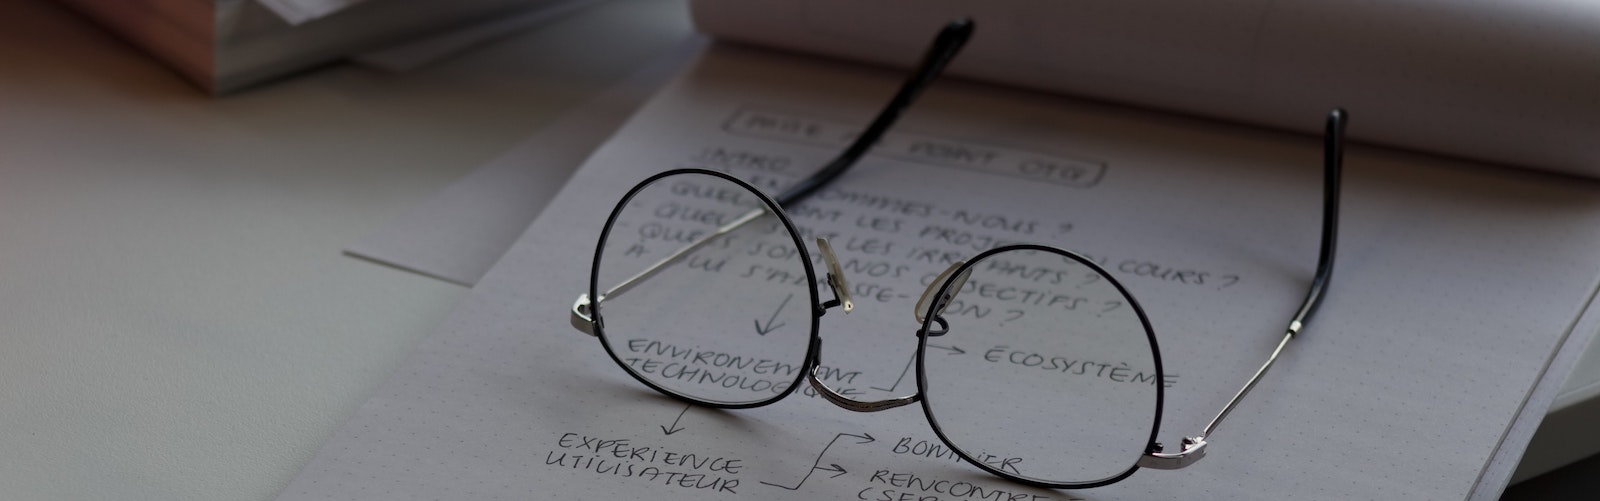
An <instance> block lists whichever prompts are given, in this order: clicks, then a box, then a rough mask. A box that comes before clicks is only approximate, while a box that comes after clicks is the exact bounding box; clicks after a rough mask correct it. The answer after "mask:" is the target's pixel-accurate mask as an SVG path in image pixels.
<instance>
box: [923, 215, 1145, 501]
mask: <svg viewBox="0 0 1600 501" xmlns="http://www.w3.org/2000/svg"><path fill="white" fill-rule="evenodd" d="M1087 262H1088V261H1087V260H1085V259H1083V258H1079V257H1077V256H1075V255H1071V254H1068V253H1066V252H1065V251H1060V250H1057V249H1051V248H1046V247H1038V246H1013V247H1006V248H1002V249H997V250H996V251H990V252H988V253H985V254H983V255H981V256H980V257H979V258H977V259H975V260H974V261H972V262H971V263H969V264H968V265H967V268H966V269H967V271H968V274H967V276H968V279H967V280H966V283H965V284H962V285H960V290H959V291H954V292H955V297H954V299H953V300H952V301H951V302H950V303H949V305H948V306H947V307H946V308H945V310H944V312H943V314H942V316H943V318H944V319H945V320H946V321H948V322H949V325H950V326H949V331H948V333H946V334H944V335H942V336H937V337H929V338H927V341H926V342H927V343H928V344H931V345H940V346H950V345H954V346H958V347H961V348H962V349H964V350H965V351H966V353H965V354H958V355H952V354H951V353H952V352H950V351H945V350H930V349H924V350H923V352H922V364H921V369H920V374H919V376H920V377H921V378H922V379H921V382H922V388H923V397H924V401H923V405H924V408H925V409H926V410H927V412H928V419H929V420H931V421H932V422H933V423H934V427H935V429H936V430H938V432H939V433H940V434H941V435H942V436H944V437H945V439H946V440H947V441H948V442H950V444H951V445H953V446H955V447H956V448H958V449H960V450H961V451H962V452H964V453H966V454H967V455H968V456H969V457H972V458H973V459H975V460H977V461H978V462H981V463H984V464H987V465H988V466H989V467H990V468H993V469H996V470H998V471H1000V472H1003V473H1007V474H1011V475H1015V476H1018V477H1021V478H1024V479H1028V480H1032V481H1036V482H1043V483H1048V484H1085V483H1095V482H1103V481H1107V480H1112V479H1115V478H1117V477H1120V476H1122V475H1124V474H1126V473H1128V472H1131V471H1132V468H1133V466H1134V463H1135V462H1136V461H1137V460H1138V459H1139V456H1140V455H1141V454H1142V453H1143V452H1144V450H1145V448H1146V446H1147V445H1148V444H1149V442H1150V440H1151V439H1152V436H1153V433H1154V431H1155V426H1156V420H1155V417H1156V415H1157V412H1158V411H1157V409H1158V408H1159V405H1160V403H1159V389H1160V385H1161V384H1163V383H1162V380H1161V379H1162V378H1161V374H1160V369H1159V363H1158V359H1157V356H1156V353H1155V345H1154V341H1153V337H1152V335H1151V334H1150V331H1149V327H1148V324H1147V323H1146V321H1145V320H1144V318H1143V315H1142V313H1141V312H1139V311H1138V308H1137V304H1135V303H1134V302H1133V300H1132V299H1131V298H1129V297H1128V295H1127V294H1126V293H1124V292H1123V291H1122V290H1121V289H1120V288H1119V287H1118V286H1117V285H1116V283H1115V282H1114V281H1113V280H1112V279H1111V278H1110V277H1108V276H1106V275H1105V274H1103V273H1101V272H1100V271H1097V269H1096V268H1094V267H1091V266H1089V265H1087V264H1086V263H1087ZM930 327H931V328H933V329H934V330H937V328H936V326H933V325H932V324H931V323H930V324H929V325H925V326H924V328H930Z"/></svg>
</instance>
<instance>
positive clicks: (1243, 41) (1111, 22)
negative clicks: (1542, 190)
mask: <svg viewBox="0 0 1600 501" xmlns="http://www.w3.org/2000/svg"><path fill="white" fill-rule="evenodd" d="M692 6H693V8H694V14H695V24H696V26H698V27H699V28H700V29H701V30H703V31H705V32H707V33H711V34H712V35H714V36H717V37H719V38H724V39H728V40H737V41H740V42H746V43H755V44H761V45H768V46H773V47H783V48H787V49H793V50H800V51H805V52H811V53H817V54H825V55H828V56H830V57H839V58H845V59H857V60H866V61H872V62H875V63H887V64H895V65H904V64H905V63H904V62H903V61H904V60H903V59H901V58H895V57H894V54H895V53H896V52H897V51H900V50H908V49H910V48H913V47H918V46H919V45H920V44H921V43H922V42H923V40H924V39H925V38H926V37H927V35H926V34H927V33H929V32H932V31H933V30H935V29H937V28H938V26H940V25H941V24H943V23H945V22H948V21H949V20H950V19H952V18H956V17H960V16H971V17H972V18H973V19H975V20H976V21H977V23H978V33H977V35H976V36H974V37H973V42H972V45H971V47H969V48H968V49H967V50H966V51H965V53H964V54H963V55H962V57H961V60H960V61H958V62H957V63H956V64H955V65H954V66H953V67H952V71H953V72H954V73H957V74H960V75H963V76H967V77H971V78H978V79H983V80H989V81H995V82H1000V83H1004V84H1007V85H1016V86H1022V87H1028V88H1036V89H1043V90H1048V91H1051V92H1064V93H1069V94H1073V95H1079V96H1089V97H1094V98H1097V99H1107V100H1112V101H1119V102H1124V103H1131V104H1134V105H1137V106H1142V107H1152V108H1161V109H1169V110H1175V111H1179V112H1183V113H1194V114H1199V115H1204V116H1209V117H1215V118H1221V119H1224V120H1234V121H1242V122H1248V123H1254V124H1260V125H1266V126H1269V127H1273V128H1283V129H1287V130H1298V131H1306V132H1312V131H1315V130H1316V129H1315V127H1316V124H1314V123H1313V124H1308V123H1307V122H1306V121H1305V120H1304V119H1303V118H1302V117H1304V116H1305V115H1306V114H1312V113H1317V112H1319V111H1322V110H1326V109H1328V108H1330V107H1333V106H1345V107H1348V108H1350V109H1360V110H1366V111H1365V112H1364V113H1363V115H1362V116H1363V117H1364V118H1365V119H1366V120H1367V124H1366V126H1365V127H1363V128H1362V129H1361V130H1358V131H1356V130H1353V131H1351V133H1352V137H1354V138H1357V139H1360V140H1362V141H1367V142H1373V143H1378V144H1385V145H1392V146H1398V147H1402V148H1407V149H1416V150H1420V151H1427V152H1432V153H1437V154H1444V155H1449V156H1458V157H1466V158H1473V159H1478V160H1484V161H1488V162H1492V163H1497V164H1504V165H1507V166H1512V167H1522V168H1537V169H1549V170H1556V171H1561V172H1568V173H1574V174H1578V175H1583V176H1587V177H1600V142H1596V141H1594V138H1595V137H1596V136H1597V135H1600V64H1597V63H1596V61H1600V45H1597V44H1595V43H1594V40H1596V39H1597V38H1600V4H1596V3H1594V2H1574V1H1565V0H1544V1H1528V2H1502V1H1496V0H1448V1H1441V0H1399V1H1390V2H1348V1H1342V0H1287V1H1265V0H1226V1H1212V2H1190V1H1184V0H1157V1H1141V2H1061V1H1055V0H983V1H975V0H885V1H873V2H861V1H855V0H768V1H761V2H751V1H747V0H695V2H694V3H693V4H692Z"/></svg>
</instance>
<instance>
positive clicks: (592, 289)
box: [589, 168, 821, 409]
mask: <svg viewBox="0 0 1600 501" xmlns="http://www.w3.org/2000/svg"><path fill="white" fill-rule="evenodd" d="M687 174H705V175H709V176H712V177H716V178H719V179H722V180H724V181H728V182H731V183H733V184H735V185H738V186H739V187H740V188H744V189H745V190H747V191H749V192H750V193H753V194H755V195H756V197H757V198H759V199H760V200H761V203H762V204H763V205H765V206H766V207H767V210H768V211H770V212H771V213H772V214H773V215H775V216H777V217H778V220H779V221H782V222H783V226H784V228H785V229H786V230H787V231H788V232H789V238H790V239H792V240H793V241H794V244H795V249H797V250H798V254H797V256H796V257H797V258H798V259H800V261H801V263H803V264H804V265H805V270H806V283H807V284H808V287H806V289H807V290H808V291H809V292H810V294H811V303H810V305H811V306H809V308H810V309H811V310H812V311H811V331H810V334H809V339H808V341H807V343H806V352H805V359H804V360H803V361H802V362H801V365H800V370H798V371H795V378H794V381H791V382H789V387H788V388H787V389H785V390H784V391H782V392H779V393H778V394H776V395H773V396H772V397H771V398H767V399H764V400H758V401H754V402H744V403H729V402H718V401H714V400H705V399H701V398H697V397H695V396H692V395H687V394H684V393H681V392H678V391H674V390H672V389H669V388H666V387H664V386H662V385H659V384H656V383H655V382H653V381H651V380H650V379H649V378H646V377H644V376H643V375H640V374H639V373H637V372H635V371H634V370H633V368H631V367H628V363H627V362H625V361H623V360H622V357H620V356H619V355H617V351H616V350H615V349H614V348H612V346H611V341H610V340H609V338H607V337H606V333H605V322H604V321H603V318H604V317H603V316H602V313H601V310H602V309H603V308H602V307H601V303H603V301H599V300H596V301H594V304H593V305H592V306H591V307H590V308H591V309H590V314H591V315H592V317H593V318H594V333H595V337H598V338H600V344H601V345H602V346H604V347H605V349H606V355H608V356H610V357H611V360H612V361H615V362H616V363H617V365H618V366H620V367H622V370H623V371H624V372H627V373H628V375H629V376H633V378H634V379H636V380H638V381H639V382H640V383H644V385H645V386H648V387H650V389H653V390H656V391H658V392H661V393H662V394H664V395H667V396H669V397H672V398H675V399H678V400H682V401H685V402H690V403H693V404H696V405H704V406H707V407H716V408H720V409H748V408H752V407H761V406H764V405H768V404H771V403H773V402H777V401H779V400H782V399H783V398H784V397H787V396H789V394H791V393H794V391H795V390H796V389H797V388H799V387H800V386H801V385H802V384H803V383H804V382H805V377H806V374H807V373H809V372H811V362H812V361H813V360H815V359H816V358H815V357H816V352H815V350H816V349H817V342H816V340H817V323H818V318H819V317H821V310H819V309H818V308H817V306H816V305H818V304H821V301H820V300H819V297H820V296H819V295H818V292H817V273H816V270H815V269H814V268H813V267H812V266H811V254H810V252H808V251H806V246H805V243H804V241H802V240H801V239H800V232H799V230H798V229H796V228H795V226H794V222H793V221H790V220H789V215H788V214H786V213H784V211H783V209H782V208H781V207H779V206H778V203H777V202H775V201H773V200H772V198H771V197H768V196H767V194H766V193H762V192H761V190H759V189H756V187H755V186H753V185H751V184H750V183H747V182H744V180H741V179H739V178H736V177H733V176H732V175H729V174H726V173H723V172H717V171H714V170H707V169H692V168H690V169H672V170H668V171H663V172H660V173H657V174H655V175H653V176H650V177H648V178H645V180H644V181H640V182H639V184H637V185H634V187H633V188H631V189H629V190H628V193H627V194H625V195H623V196H622V199H621V200H619V201H617V205H616V207H615V208H613V209H611V215H610V216H608V217H607V218H606V225H605V226H604V227H603V228H602V229H601V231H600V238H599V242H598V243H596V244H595V251H594V265H593V267H591V268H590V270H589V297H591V298H599V297H600V294H599V293H600V290H599V289H600V284H599V282H600V258H601V257H602V255H603V254H604V253H605V248H606V240H607V238H608V237H610V236H611V228H612V226H613V225H614V224H615V223H616V222H617V216H619V215H621V214H622V210H623V209H625V208H627V206H628V202H630V201H632V200H633V197H634V196H635V195H638V194H639V192H640V191H643V190H644V189H645V188H647V187H649V186H650V185H652V184H655V183H656V182H657V181H660V180H662V179H665V178H668V177H671V176H677V175H687Z"/></svg>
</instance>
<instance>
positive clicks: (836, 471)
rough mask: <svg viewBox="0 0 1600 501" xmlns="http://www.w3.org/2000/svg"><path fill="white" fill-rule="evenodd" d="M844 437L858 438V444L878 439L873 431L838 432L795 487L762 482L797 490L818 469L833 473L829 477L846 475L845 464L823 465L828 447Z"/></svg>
mask: <svg viewBox="0 0 1600 501" xmlns="http://www.w3.org/2000/svg"><path fill="white" fill-rule="evenodd" d="M844 437H853V438H855V439H857V440H856V443H857V444H870V443H872V442H873V441H875V440H877V439H875V438H872V434H871V433H862V434H860V435H857V434H854V433H839V434H836V435H834V436H833V440H829V441H828V445H825V446H823V447H822V452H819V453H817V460H816V461H812V462H811V469H810V470H807V471H806V476H804V477H800V481H799V482H795V484H794V487H790V486H787V485H778V484H774V483H772V482H767V481H762V482H761V483H763V484H766V485H770V486H773V487H779V488H783V489H788V490H791V491H797V490H800V486H801V485H805V483H806V479H809V478H811V474H813V473H816V472H817V471H818V470H821V471H826V472H830V473H833V475H829V476H828V478H838V477H839V476H840V475H844V474H845V473H848V472H846V471H845V470H844V467H843V466H839V464H838V463H828V465H827V466H822V456H823V455H826V454H827V453H828V449H829V448H831V447H833V444H834V442H838V441H839V439H841V438H844Z"/></svg>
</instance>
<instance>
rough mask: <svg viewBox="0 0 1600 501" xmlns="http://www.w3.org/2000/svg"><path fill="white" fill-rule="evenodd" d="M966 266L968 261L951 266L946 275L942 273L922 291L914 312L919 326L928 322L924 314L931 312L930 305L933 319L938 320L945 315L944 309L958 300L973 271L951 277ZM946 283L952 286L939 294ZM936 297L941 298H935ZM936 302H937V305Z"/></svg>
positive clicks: (957, 262)
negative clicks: (930, 310) (958, 295)
mask: <svg viewBox="0 0 1600 501" xmlns="http://www.w3.org/2000/svg"><path fill="white" fill-rule="evenodd" d="M966 264H967V262H966V261H956V262H955V263H954V264H951V265H950V267H949V268H946V269H945V270H944V273H940V274H939V277H938V278H935V279H933V282H931V283H929V284H928V288H927V289H926V290H924V291H922V297H921V298H919V299H917V306H916V308H917V309H916V311H914V312H912V314H913V315H916V317H917V325H921V324H923V323H926V322H927V321H928V317H925V316H923V314H924V313H927V312H928V311H929V309H930V308H929V307H930V305H932V308H931V309H932V310H933V318H936V319H937V318H939V315H940V314H942V313H944V309H945V308H947V307H949V306H950V302H951V301H954V300H955V299H956V294H960V293H961V288H962V287H963V286H965V285H967V278H968V277H970V276H971V275H972V270H967V271H963V272H961V274H960V275H958V276H955V277H951V275H955V273H956V270H959V269H961V267H962V266H966ZM946 281H948V282H950V286H949V287H945V288H944V294H942V295H941V294H939V287H940V286H941V285H944V283H945V282H946ZM934 296H940V297H937V298H935V297H934ZM935 300H937V303H936V305H935Z"/></svg>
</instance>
